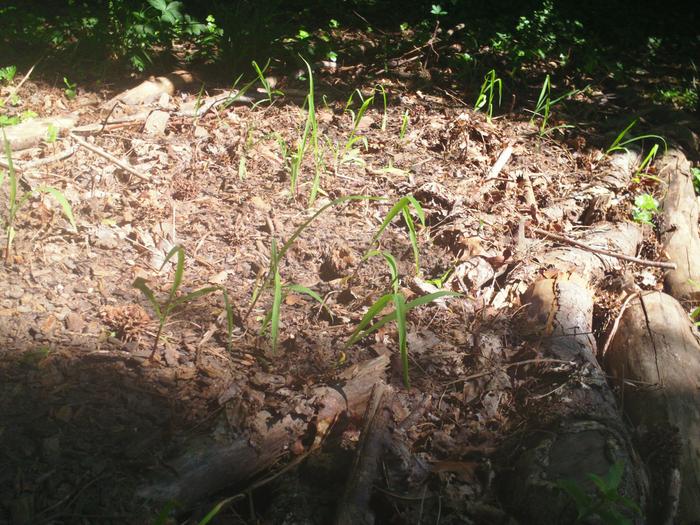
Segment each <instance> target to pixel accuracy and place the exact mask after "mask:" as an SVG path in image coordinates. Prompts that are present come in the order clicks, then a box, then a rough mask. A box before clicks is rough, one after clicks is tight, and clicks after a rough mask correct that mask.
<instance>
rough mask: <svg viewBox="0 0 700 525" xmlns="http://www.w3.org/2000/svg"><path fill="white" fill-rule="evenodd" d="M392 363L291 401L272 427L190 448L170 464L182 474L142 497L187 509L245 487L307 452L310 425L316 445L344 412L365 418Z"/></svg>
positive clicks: (379, 361) (376, 362)
mask: <svg viewBox="0 0 700 525" xmlns="http://www.w3.org/2000/svg"><path fill="white" fill-rule="evenodd" d="M388 364H389V357H388V356H386V355H383V356H380V357H377V358H375V359H371V360H369V361H366V362H364V363H361V364H359V365H357V366H355V367H354V368H352V369H350V370H348V371H346V373H345V374H343V375H342V376H341V378H340V380H341V382H342V385H341V386H340V387H339V388H337V389H336V388H333V387H330V386H321V387H317V388H315V389H314V390H313V391H312V392H311V393H310V394H309V395H308V396H305V397H300V398H299V399H294V400H291V401H292V403H291V405H290V406H292V409H290V413H289V414H287V415H285V416H284V417H282V418H281V419H280V420H278V421H276V422H274V423H272V424H270V425H269V426H268V424H267V422H265V421H262V422H261V424H257V425H254V429H253V430H252V431H251V432H250V434H249V435H246V436H245V437H242V438H240V439H236V440H235V441H233V442H232V443H227V444H220V443H218V442H214V441H213V439H211V438H209V437H207V438H204V439H201V440H195V441H192V442H190V443H188V444H187V445H186V451H185V452H184V453H183V454H182V455H180V456H179V457H177V458H175V459H174V460H172V461H169V462H168V466H169V467H171V469H172V470H171V471H172V472H176V473H177V475H176V476H175V477H174V478H172V476H171V477H170V478H169V479H168V478H165V479H162V480H159V481H156V482H154V483H152V484H150V485H148V486H145V487H143V488H142V489H141V490H140V491H139V493H138V495H139V496H140V497H142V498H145V499H148V500H152V501H156V502H159V503H163V502H167V501H172V500H176V501H178V502H179V503H180V504H181V505H183V507H185V508H187V507H189V506H190V505H192V504H193V503H195V502H197V501H198V500H201V499H202V498H204V497H205V496H207V495H209V494H212V493H214V492H216V491H219V490H221V489H223V488H225V487H227V486H241V485H244V484H245V483H247V482H248V481H249V480H250V479H251V478H252V477H253V476H255V475H256V474H260V473H262V472H264V471H265V470H267V469H269V468H271V467H272V466H273V465H274V464H275V463H276V462H277V461H279V460H280V458H282V457H283V456H285V455H287V454H288V453H289V451H290V450H294V451H295V453H296V454H301V453H303V452H304V450H303V446H304V445H303V444H302V438H306V437H308V433H309V428H310V426H313V428H314V431H315V435H314V436H313V438H314V443H319V442H320V441H321V440H322V437H323V436H324V435H325V433H326V432H327V431H328V429H329V428H330V426H331V425H332V423H333V421H335V419H336V418H337V417H338V416H339V415H340V414H341V413H343V412H345V411H346V410H347V411H349V412H350V413H351V414H352V415H354V416H358V417H359V415H360V414H362V412H363V411H364V409H365V406H366V405H367V402H368V400H369V397H370V395H371V393H372V389H373V388H374V386H375V385H376V384H377V383H378V382H380V381H382V380H383V379H384V378H385V376H386V368H387V366H388ZM292 412H293V413H292ZM304 441H305V442H306V439H305V440H304ZM300 447H301V448H300Z"/></svg>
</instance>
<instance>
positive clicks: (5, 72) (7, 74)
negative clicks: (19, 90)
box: [0, 66, 17, 84]
mask: <svg viewBox="0 0 700 525" xmlns="http://www.w3.org/2000/svg"><path fill="white" fill-rule="evenodd" d="M16 74H17V66H5V67H0V82H2V83H3V84H12V81H13V80H14V79H15V75H16Z"/></svg>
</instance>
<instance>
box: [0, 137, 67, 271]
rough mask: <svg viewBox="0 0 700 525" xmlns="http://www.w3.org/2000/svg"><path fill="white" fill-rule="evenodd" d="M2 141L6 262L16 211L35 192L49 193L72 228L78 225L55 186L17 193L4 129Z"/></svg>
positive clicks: (14, 232) (0, 174) (13, 236)
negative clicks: (5, 201) (4, 184)
mask: <svg viewBox="0 0 700 525" xmlns="http://www.w3.org/2000/svg"><path fill="white" fill-rule="evenodd" d="M3 142H4V144H5V157H6V159H7V165H8V174H7V180H8V183H9V186H10V187H9V194H8V202H7V211H6V213H5V216H4V217H3V223H4V228H5V262H8V261H9V258H10V250H11V249H12V241H13V240H14V238H15V235H16V234H17V231H16V229H15V226H16V220H17V213H18V212H19V210H20V209H22V206H24V205H25V204H26V203H27V201H28V200H29V199H30V198H31V197H32V196H33V195H34V194H35V193H46V194H48V195H51V196H52V197H53V198H54V199H56V201H57V202H58V203H59V204H60V205H61V209H62V210H63V214H64V215H65V216H66V219H68V222H70V225H71V226H72V227H73V230H75V231H77V229H78V226H77V225H76V223H75V217H73V210H72V208H71V206H70V203H69V202H68V200H67V199H66V198H65V196H64V195H63V193H61V192H60V191H59V190H57V189H56V188H53V187H51V186H41V187H39V188H36V189H35V190H33V191H28V192H26V193H24V194H21V193H19V190H18V188H17V185H18V178H17V174H16V172H15V167H14V164H13V163H12V149H11V148H10V143H9V141H8V140H7V137H6V136H5V132H4V131H3ZM4 181H5V172H4V171H0V185H2V183H3V182H4Z"/></svg>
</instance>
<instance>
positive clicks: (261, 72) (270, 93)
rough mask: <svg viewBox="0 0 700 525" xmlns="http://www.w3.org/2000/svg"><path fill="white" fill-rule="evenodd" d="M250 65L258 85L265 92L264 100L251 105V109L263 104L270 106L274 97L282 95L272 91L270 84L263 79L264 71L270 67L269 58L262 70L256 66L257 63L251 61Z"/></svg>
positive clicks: (276, 90)
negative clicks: (258, 82) (256, 77)
mask: <svg viewBox="0 0 700 525" xmlns="http://www.w3.org/2000/svg"><path fill="white" fill-rule="evenodd" d="M252 64H253V69H255V74H256V75H257V76H258V80H260V84H262V87H263V89H264V90H265V95H266V96H267V98H266V99H265V100H259V101H257V102H256V103H255V104H253V109H255V108H256V107H258V105H260V104H262V103H263V102H267V103H269V104H272V101H273V98H274V97H276V96H282V95H284V93H282V92H281V91H280V90H278V89H274V88H273V87H272V84H270V81H269V80H268V79H267V78H265V71H266V70H267V68H268V67H269V66H270V59H269V58H268V59H267V62H266V63H265V65H264V66H263V67H262V69H261V68H260V66H258V63H257V62H256V61H255V60H253V62H252Z"/></svg>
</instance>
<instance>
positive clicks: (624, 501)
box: [557, 461, 642, 525]
mask: <svg viewBox="0 0 700 525" xmlns="http://www.w3.org/2000/svg"><path fill="white" fill-rule="evenodd" d="M624 468H625V466H624V463H623V462H622V461H617V462H616V463H615V464H614V465H613V466H611V467H610V470H609V471H608V473H607V474H606V475H605V476H604V477H600V476H597V475H596V474H588V478H589V479H590V480H591V481H592V482H593V485H594V486H595V489H596V493H595V495H591V494H589V493H588V492H587V491H586V490H584V489H583V488H582V487H581V486H580V485H579V484H578V483H576V482H575V481H571V480H560V481H559V482H557V487H558V488H560V489H561V490H563V491H564V492H565V493H566V494H568V495H569V497H571V499H572V500H573V501H574V503H575V504H576V510H577V511H578V515H577V518H576V523H588V520H589V519H591V518H597V519H598V520H600V523H603V524H605V525H627V524H631V523H632V521H631V520H630V519H628V518H626V517H625V516H624V515H623V511H624V510H628V511H632V512H634V513H635V514H637V515H641V513H642V512H641V510H640V508H639V507H638V506H637V504H636V503H635V502H634V501H632V500H631V499H629V498H627V497H625V496H622V495H620V494H619V491H620V484H621V482H622V475H623V473H624Z"/></svg>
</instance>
